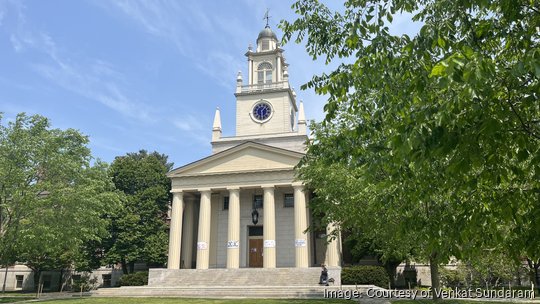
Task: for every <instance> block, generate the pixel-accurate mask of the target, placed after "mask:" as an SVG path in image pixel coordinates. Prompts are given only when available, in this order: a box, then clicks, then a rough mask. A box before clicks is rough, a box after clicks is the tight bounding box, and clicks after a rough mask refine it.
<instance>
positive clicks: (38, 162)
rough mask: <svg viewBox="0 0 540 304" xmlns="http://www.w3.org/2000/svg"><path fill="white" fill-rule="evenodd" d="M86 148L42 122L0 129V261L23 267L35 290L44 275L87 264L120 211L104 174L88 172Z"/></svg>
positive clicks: (34, 119) (99, 167)
mask: <svg viewBox="0 0 540 304" xmlns="http://www.w3.org/2000/svg"><path fill="white" fill-rule="evenodd" d="M87 143H88V138H87V137H86V136H84V135H81V134H80V133H79V132H78V131H76V130H73V129H67V130H60V129H51V128H50V124H49V121H48V120H47V119H46V118H44V117H42V116H39V115H34V116H26V115H25V114H19V115H17V117H16V118H15V120H14V121H11V122H9V123H8V124H7V125H4V124H0V262H1V264H2V265H4V266H5V265H10V264H13V263H15V262H19V263H24V264H25V265H27V266H28V267H30V268H31V269H32V270H34V278H35V280H34V282H36V283H37V282H39V278H40V274H41V272H42V271H43V270H56V269H63V268H71V265H72V264H73V263H74V262H75V261H78V262H80V263H84V259H83V258H81V257H80V249H81V247H82V246H83V244H85V243H86V242H88V241H90V240H100V239H102V238H105V237H106V236H107V225H108V220H107V219H106V218H105V214H107V213H110V212H113V210H114V208H115V207H116V206H118V198H119V196H118V194H117V193H116V192H115V190H114V185H113V184H112V181H111V179H110V177H109V176H108V174H107V167H106V165H104V164H103V163H101V162H99V161H97V162H96V164H95V165H94V166H91V165H90V160H91V155H90V150H89V149H88V147H87V146H86V145H87ZM4 284H5V282H4ZM36 286H37V284H36Z"/></svg>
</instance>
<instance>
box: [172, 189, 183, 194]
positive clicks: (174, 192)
mask: <svg viewBox="0 0 540 304" xmlns="http://www.w3.org/2000/svg"><path fill="white" fill-rule="evenodd" d="M169 192H170V193H172V194H183V193H184V191H183V190H182V189H171V191H169Z"/></svg>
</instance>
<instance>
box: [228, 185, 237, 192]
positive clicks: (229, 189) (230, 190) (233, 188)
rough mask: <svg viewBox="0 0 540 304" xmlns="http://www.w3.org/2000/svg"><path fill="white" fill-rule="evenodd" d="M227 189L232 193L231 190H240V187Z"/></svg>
mask: <svg viewBox="0 0 540 304" xmlns="http://www.w3.org/2000/svg"><path fill="white" fill-rule="evenodd" d="M226 189H227V191H231V190H240V187H238V186H231V187H227V188H226Z"/></svg>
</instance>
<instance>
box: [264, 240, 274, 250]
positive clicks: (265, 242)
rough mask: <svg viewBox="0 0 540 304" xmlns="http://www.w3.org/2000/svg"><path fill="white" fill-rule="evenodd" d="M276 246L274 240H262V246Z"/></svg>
mask: <svg viewBox="0 0 540 304" xmlns="http://www.w3.org/2000/svg"><path fill="white" fill-rule="evenodd" d="M274 247H276V241H275V240H264V248H274Z"/></svg>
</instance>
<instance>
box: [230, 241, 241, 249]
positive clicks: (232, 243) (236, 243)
mask: <svg viewBox="0 0 540 304" xmlns="http://www.w3.org/2000/svg"><path fill="white" fill-rule="evenodd" d="M239 247H240V242H239V241H228V242H227V248H239Z"/></svg>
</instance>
